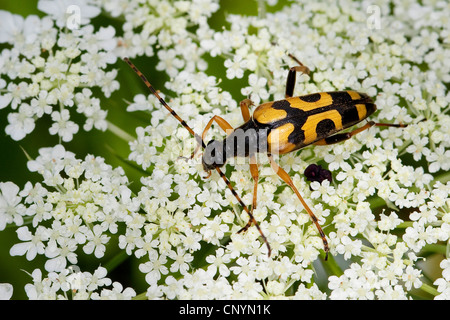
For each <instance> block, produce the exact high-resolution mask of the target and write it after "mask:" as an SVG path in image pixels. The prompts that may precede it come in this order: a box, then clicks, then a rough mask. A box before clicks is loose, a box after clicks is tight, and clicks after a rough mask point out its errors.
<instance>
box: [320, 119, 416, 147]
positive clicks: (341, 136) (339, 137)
mask: <svg viewBox="0 0 450 320" xmlns="http://www.w3.org/2000/svg"><path fill="white" fill-rule="evenodd" d="M373 126H377V127H396V128H405V127H407V126H408V125H407V124H392V123H376V122H373V121H369V122H368V123H366V124H365V125H364V126H362V127H361V128H358V129H355V130H353V131H350V132H347V133H338V134H335V135H332V136H329V137H327V138H324V139H322V140H319V141H316V142H314V144H315V145H318V146H324V145H329V144H335V143H339V142H342V141H345V140H348V139H350V138H351V137H353V136H354V135H356V134H358V133H360V132H363V131H364V130H367V129H369V128H370V127H373Z"/></svg>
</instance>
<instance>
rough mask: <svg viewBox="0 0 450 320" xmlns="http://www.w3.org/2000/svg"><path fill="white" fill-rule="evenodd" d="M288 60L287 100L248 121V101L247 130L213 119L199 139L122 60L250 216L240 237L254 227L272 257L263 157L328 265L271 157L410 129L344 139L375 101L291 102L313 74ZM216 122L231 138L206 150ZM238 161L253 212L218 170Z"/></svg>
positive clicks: (324, 97)
mask: <svg viewBox="0 0 450 320" xmlns="http://www.w3.org/2000/svg"><path fill="white" fill-rule="evenodd" d="M288 55H289V57H290V58H292V59H293V60H294V61H295V62H296V63H297V64H298V65H297V66H294V67H292V68H290V69H289V72H288V76H287V80H286V92H285V97H286V98H285V99H283V100H278V101H272V102H266V103H263V104H261V105H259V106H258V107H257V108H256V109H255V111H253V115H250V110H249V108H250V106H251V105H253V102H252V101H251V100H250V99H245V100H243V101H242V102H241V103H240V108H241V113H242V117H243V118H244V122H245V123H244V124H243V125H241V126H240V127H238V128H236V129H233V127H232V126H231V125H230V124H229V123H228V122H227V121H226V120H225V119H223V118H222V117H220V116H217V115H215V116H213V117H212V118H211V120H210V121H209V122H208V124H207V125H206V127H205V129H204V130H203V133H202V135H201V136H199V135H197V134H196V133H195V132H194V131H193V130H192V129H191V128H190V127H189V126H188V125H187V123H186V122H185V121H184V120H183V119H181V118H180V116H178V114H177V113H176V112H175V111H174V110H173V109H172V108H171V107H170V106H169V105H168V104H167V103H166V102H165V101H164V99H163V98H161V96H160V95H159V94H158V92H157V91H156V90H155V89H154V88H153V86H152V85H151V84H150V82H149V81H148V80H147V78H146V77H145V76H144V75H143V74H142V72H140V71H139V70H138V69H137V68H136V66H135V65H134V64H133V63H132V62H131V61H130V60H129V59H128V58H124V60H125V62H127V63H128V64H129V65H130V67H131V68H132V69H133V70H134V71H135V72H136V73H137V74H138V75H139V77H140V78H141V79H142V80H143V82H144V83H145V84H146V86H147V87H148V88H149V89H150V91H151V93H152V94H154V95H155V96H156V98H157V99H158V100H159V102H160V103H161V104H162V105H163V106H164V107H165V108H166V109H167V110H168V111H169V112H170V114H171V115H173V116H174V117H175V118H176V119H177V120H178V121H179V122H180V123H181V125H182V126H183V127H185V128H186V129H187V130H188V131H189V133H190V134H191V135H192V136H194V137H195V139H196V140H197V142H198V144H199V145H198V146H197V148H196V150H195V151H194V153H192V155H191V158H193V157H194V154H195V153H196V151H197V150H198V148H199V147H200V146H201V147H202V148H203V149H204V152H203V156H202V165H203V169H204V170H205V171H206V172H207V173H208V176H207V178H208V177H209V176H210V175H211V171H212V170H216V171H217V172H218V173H219V175H220V176H221V177H222V179H223V180H224V181H225V183H226V185H227V186H228V188H229V189H230V190H231V193H232V194H233V195H234V196H235V197H236V199H237V200H238V202H239V204H240V205H241V206H242V208H243V209H244V210H245V211H246V212H247V214H248V215H249V221H248V223H247V224H246V225H245V226H244V227H243V228H242V229H241V230H240V231H239V232H242V231H246V230H247V229H248V228H249V227H250V226H251V225H252V224H253V225H255V227H256V228H257V229H258V231H259V233H260V235H261V238H262V239H263V241H264V242H265V244H266V246H267V249H268V255H269V256H270V253H271V248H270V245H269V242H268V241H267V238H266V236H265V235H264V233H263V232H262V230H261V227H260V226H259V224H258V222H257V221H256V219H255V218H254V216H253V210H254V209H255V208H256V202H257V201H256V200H257V187H258V177H259V173H258V164H257V162H256V159H255V156H256V153H262V152H264V153H267V156H268V159H269V162H270V165H271V167H272V168H273V170H274V171H275V172H276V173H277V174H278V176H279V177H280V178H281V179H282V180H283V181H284V182H285V183H286V184H288V185H289V186H290V187H291V189H292V190H293V191H294V193H295V194H296V196H297V197H298V199H299V200H300V202H301V203H302V205H303V207H304V208H305V210H306V211H307V212H308V214H309V216H310V218H311V220H312V222H313V223H314V225H315V226H316V228H317V230H318V232H319V234H320V237H321V238H322V242H323V248H324V251H325V260H327V258H328V252H329V251H330V249H329V246H328V242H327V239H326V236H325V233H324V232H323V230H322V228H321V226H320V225H319V223H318V220H317V217H316V216H315V215H314V213H313V212H312V210H311V209H310V208H309V206H308V205H307V204H306V202H305V200H304V199H303V197H302V196H301V195H300V192H299V191H298V190H297V188H296V187H295V185H294V183H293V182H292V179H291V178H290V176H289V175H288V173H287V172H286V171H285V170H284V169H283V168H281V167H280V166H279V165H278V164H277V163H276V162H275V160H274V159H273V156H272V155H273V154H284V153H288V152H292V151H295V150H298V149H301V148H303V147H306V146H308V145H311V144H314V145H329V144H334V143H338V142H341V141H345V140H348V139H350V138H351V137H353V136H354V135H356V134H358V133H360V132H362V131H364V130H366V129H369V128H370V127H372V126H391V127H406V126H407V125H404V124H388V123H375V122H373V121H368V122H367V124H365V125H364V126H362V127H361V128H358V129H355V130H353V131H350V132H346V133H337V132H339V131H341V130H344V129H346V128H349V127H351V126H353V125H355V124H357V123H359V122H361V121H362V120H364V119H366V118H367V117H368V116H370V115H371V114H372V113H374V112H375V110H376V106H375V104H374V102H373V100H372V99H371V98H369V96H368V95H367V94H365V93H361V92H356V91H335V92H319V93H313V94H308V95H304V96H299V97H293V93H294V87H295V81H296V73H297V72H301V73H304V74H309V72H310V71H309V69H308V68H307V67H306V66H304V65H303V64H302V63H301V62H300V61H299V60H298V59H297V58H296V57H294V56H293V55H291V54H288ZM213 122H216V123H217V124H218V125H219V126H220V128H222V129H223V130H224V131H225V132H226V133H227V137H226V138H225V139H224V140H222V141H217V140H211V141H209V142H208V144H205V142H204V139H205V136H206V133H207V132H208V130H209V129H210V128H211V125H212V124H213ZM236 140H240V141H243V143H241V144H236V143H235V141H236ZM238 156H239V157H242V156H243V157H249V158H250V173H251V176H252V178H253V203H252V207H251V210H249V209H248V207H247V206H246V205H245V204H244V203H243V201H242V200H241V198H240V197H239V195H238V194H237V193H236V191H235V190H234V189H233V187H232V185H231V183H230V181H229V180H228V178H227V177H226V176H225V175H224V174H223V172H222V171H221V170H220V167H222V166H223V165H224V164H225V163H226V161H227V159H229V158H233V157H238Z"/></svg>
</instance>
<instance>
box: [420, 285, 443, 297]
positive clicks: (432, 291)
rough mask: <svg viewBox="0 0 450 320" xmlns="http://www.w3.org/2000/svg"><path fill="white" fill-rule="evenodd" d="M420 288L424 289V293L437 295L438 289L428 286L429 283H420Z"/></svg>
mask: <svg viewBox="0 0 450 320" xmlns="http://www.w3.org/2000/svg"><path fill="white" fill-rule="evenodd" d="M420 289H421V290H423V291H425V292H426V293H429V294H431V295H433V296H437V295H439V291H437V290H436V288H434V287H433V286H430V285H429V284H426V283H422V286H421V287H420Z"/></svg>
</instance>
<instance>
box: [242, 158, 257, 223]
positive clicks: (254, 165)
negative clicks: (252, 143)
mask: <svg viewBox="0 0 450 320" xmlns="http://www.w3.org/2000/svg"><path fill="white" fill-rule="evenodd" d="M250 173H251V175H252V178H253V203H252V209H251V213H252V215H253V210H255V209H256V204H257V197H258V179H259V172H258V163H256V157H255V155H251V156H250ZM252 223H253V221H252V220H251V219H250V220H249V221H248V222H247V224H246V225H245V227H243V228H242V229H241V230H239V232H245V231H247V229H248V228H250V226H251V225H252Z"/></svg>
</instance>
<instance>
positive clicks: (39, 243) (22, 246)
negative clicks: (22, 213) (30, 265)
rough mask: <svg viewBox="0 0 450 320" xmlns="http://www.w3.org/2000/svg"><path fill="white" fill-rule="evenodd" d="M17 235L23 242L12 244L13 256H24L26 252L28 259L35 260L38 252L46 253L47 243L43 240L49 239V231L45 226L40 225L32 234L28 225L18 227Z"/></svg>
mask: <svg viewBox="0 0 450 320" xmlns="http://www.w3.org/2000/svg"><path fill="white" fill-rule="evenodd" d="M17 237H18V238H19V240H21V241H26V242H21V243H17V244H15V245H14V246H12V248H11V250H10V254H11V256H23V255H24V254H26V258H27V260H28V261H31V260H33V259H34V258H35V257H36V255H37V254H44V252H45V245H44V243H43V241H47V240H48V232H47V231H46V229H45V228H44V227H39V228H38V229H37V230H36V233H35V234H32V233H31V232H30V231H29V229H28V227H26V226H24V227H20V228H19V229H17Z"/></svg>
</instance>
